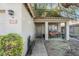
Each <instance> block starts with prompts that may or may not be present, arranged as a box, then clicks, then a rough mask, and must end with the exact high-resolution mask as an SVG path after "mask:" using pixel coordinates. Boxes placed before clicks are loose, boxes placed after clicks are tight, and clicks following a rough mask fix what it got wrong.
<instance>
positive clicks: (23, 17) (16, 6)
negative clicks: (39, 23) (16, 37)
mask: <svg viewBox="0 0 79 59" xmlns="http://www.w3.org/2000/svg"><path fill="white" fill-rule="evenodd" d="M0 10H5V13H4V14H1V13H0V34H7V33H18V34H20V35H21V36H22V37H23V42H24V46H23V54H22V55H25V53H26V51H27V38H28V36H29V35H30V36H31V40H32V39H34V34H35V27H34V22H33V18H32V17H31V16H30V14H29V12H28V11H27V9H26V8H25V7H24V5H23V4H21V3H2V4H0ZM8 10H13V11H14V18H12V17H11V16H10V15H9V14H8ZM10 20H17V23H14V24H11V23H10Z"/></svg>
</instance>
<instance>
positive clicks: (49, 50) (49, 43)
mask: <svg viewBox="0 0 79 59" xmlns="http://www.w3.org/2000/svg"><path fill="white" fill-rule="evenodd" d="M47 55H48V56H79V40H76V39H70V40H69V41H67V40H62V39H61V40H60V39H59V40H55V39H51V40H42V39H37V41H36V43H35V47H34V48H33V51H32V55H31V56H47Z"/></svg>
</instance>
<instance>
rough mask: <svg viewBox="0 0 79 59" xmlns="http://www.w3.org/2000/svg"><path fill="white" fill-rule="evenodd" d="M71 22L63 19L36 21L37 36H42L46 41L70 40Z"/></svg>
mask: <svg viewBox="0 0 79 59" xmlns="http://www.w3.org/2000/svg"><path fill="white" fill-rule="evenodd" d="M69 21H70V19H67V18H61V17H58V18H54V17H53V18H46V19H44V18H42V19H34V22H35V27H36V35H40V37H42V38H45V40H52V39H53V40H54V39H55V40H69ZM62 23H63V24H64V29H63V28H62Z"/></svg>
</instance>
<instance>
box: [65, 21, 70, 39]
mask: <svg viewBox="0 0 79 59" xmlns="http://www.w3.org/2000/svg"><path fill="white" fill-rule="evenodd" d="M65 34H66V35H65V36H66V40H69V22H65Z"/></svg>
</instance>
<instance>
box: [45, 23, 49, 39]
mask: <svg viewBox="0 0 79 59" xmlns="http://www.w3.org/2000/svg"><path fill="white" fill-rule="evenodd" d="M45 40H48V22H45Z"/></svg>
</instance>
